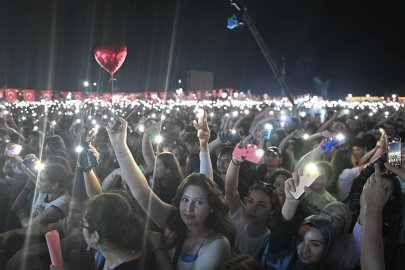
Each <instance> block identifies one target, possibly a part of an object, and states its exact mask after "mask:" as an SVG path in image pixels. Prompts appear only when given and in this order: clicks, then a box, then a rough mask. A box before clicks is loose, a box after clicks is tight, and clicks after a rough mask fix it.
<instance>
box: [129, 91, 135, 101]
mask: <svg viewBox="0 0 405 270" xmlns="http://www.w3.org/2000/svg"><path fill="white" fill-rule="evenodd" d="M129 98H130V99H131V101H134V100H136V93H130V94H129Z"/></svg>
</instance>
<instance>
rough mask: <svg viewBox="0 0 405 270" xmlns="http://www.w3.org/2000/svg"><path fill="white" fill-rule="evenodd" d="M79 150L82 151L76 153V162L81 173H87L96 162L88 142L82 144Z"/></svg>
mask: <svg viewBox="0 0 405 270" xmlns="http://www.w3.org/2000/svg"><path fill="white" fill-rule="evenodd" d="M81 148H82V150H81V151H80V152H78V160H79V163H80V166H81V167H82V169H83V171H84V172H89V171H91V169H93V168H94V167H95V166H96V165H97V164H98V161H97V158H96V157H95V156H94V154H93V152H91V151H90V148H89V143H88V142H83V143H82V144H81Z"/></svg>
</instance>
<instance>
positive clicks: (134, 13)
mask: <svg viewBox="0 0 405 270" xmlns="http://www.w3.org/2000/svg"><path fill="white" fill-rule="evenodd" d="M177 2H179V3H180V12H179V14H178V16H177V17H176V16H175V14H176V3H177ZM244 2H245V4H246V6H247V7H248V11H249V13H250V15H251V17H252V19H253V21H254V23H255V24H256V27H257V28H258V30H259V32H260V33H261V35H262V36H263V38H264V40H265V42H266V43H267V45H268V47H269V48H270V50H271V51H272V53H273V54H274V56H275V57H276V60H277V61H278V62H279V63H280V64H281V62H282V60H281V58H282V57H283V56H284V57H285V59H286V73H287V84H288V85H289V87H290V90H291V92H292V93H293V94H294V95H298V94H304V93H308V92H311V93H313V94H318V95H320V94H323V95H325V93H326V94H328V97H329V98H343V97H344V96H345V95H347V94H348V93H352V94H353V95H365V94H367V93H369V94H371V95H383V94H384V93H387V94H393V93H399V94H401V93H403V92H404V91H405V67H404V65H405V4H404V2H403V1H388V0H385V1H353V0H351V1H346V0H340V1H281V0H279V1H261V0H245V1H244ZM234 13H236V9H235V8H233V7H232V6H230V4H229V1H227V0H182V1H175V0H143V1H138V0H128V1H124V0H114V1H105V0H104V1H103V0H98V1H86V0H80V1H74V0H70V1H69V0H66V1H57V0H54V1H50V0H49V1H45V0H35V1H23V0H12V1H4V0H0V37H1V41H0V59H1V63H0V85H4V84H7V87H9V88H21V89H37V90H46V89H51V90H61V91H67V90H69V91H77V90H79V91H82V90H84V87H83V86H82V84H83V81H84V80H86V79H87V80H89V81H91V82H97V83H98V85H99V86H98V88H97V90H98V91H103V90H104V91H107V90H109V87H111V86H110V85H109V84H108V79H109V74H108V73H107V72H106V71H105V70H103V69H102V68H101V67H100V66H99V65H98V64H97V62H96V61H95V59H94V56H93V51H94V49H95V47H96V46H97V45H100V44H108V43H111V42H114V41H120V42H123V43H125V44H126V45H127V47H128V56H127V59H126V60H125V62H124V64H123V65H122V67H121V68H120V69H119V70H118V71H117V73H116V78H117V87H118V89H119V91H124V92H130V91H139V92H141V91H144V90H145V88H146V85H147V82H148V78H151V77H156V76H159V75H166V74H167V72H168V66H169V65H168V63H169V60H170V51H171V50H172V51H173V54H172V58H171V59H172V62H171V72H170V87H169V90H173V89H174V88H175V87H176V86H177V80H178V79H182V80H183V82H185V81H186V74H187V71H188V70H205V71H212V72H214V88H223V87H232V88H235V89H238V90H242V91H246V90H247V89H250V90H251V91H252V93H260V94H263V93H268V94H269V95H270V96H276V95H280V93H281V88H280V86H279V85H278V83H277V81H276V80H275V79H274V75H273V73H272V71H271V69H270V67H269V65H268V64H267V62H266V60H265V58H264V56H263V55H262V53H261V51H260V49H259V47H258V45H257V43H256V41H255V40H254V38H253V36H252V35H251V33H250V31H249V29H248V28H247V27H245V28H242V29H234V30H229V29H227V27H226V26H227V18H229V17H231V16H232V14H234ZM175 19H177V22H178V24H177V35H176V38H175V43H174V44H175V46H174V47H173V48H171V43H172V34H173V29H174V25H175V23H174V22H175ZM184 86H185V83H183V87H184ZM93 90H95V89H93Z"/></svg>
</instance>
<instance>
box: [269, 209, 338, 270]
mask: <svg viewBox="0 0 405 270" xmlns="http://www.w3.org/2000/svg"><path fill="white" fill-rule="evenodd" d="M304 225H309V226H312V227H314V228H316V229H318V230H319V232H320V233H321V235H322V237H323V239H324V242H325V251H324V253H323V255H322V258H321V259H320V260H319V261H317V262H316V263H314V264H304V263H303V262H301V260H300V258H299V256H298V253H297V246H296V244H295V243H294V245H293V246H292V247H290V248H288V249H286V250H284V251H282V252H280V253H277V254H264V255H263V256H264V257H265V260H266V266H267V269H268V270H270V269H277V270H292V269H293V270H315V269H316V270H318V269H326V268H327V265H328V263H327V258H328V256H329V254H330V252H331V250H332V248H333V244H334V242H335V238H336V236H335V230H334V228H333V226H332V225H331V224H330V222H329V221H328V220H326V219H325V218H323V217H321V216H317V215H313V216H309V217H307V218H306V219H304V220H303V221H302V222H301V224H300V225H299V226H298V230H297V232H296V234H295V240H296V239H297V237H298V231H299V229H300V228H301V227H302V226H304ZM274 244H276V243H274Z"/></svg>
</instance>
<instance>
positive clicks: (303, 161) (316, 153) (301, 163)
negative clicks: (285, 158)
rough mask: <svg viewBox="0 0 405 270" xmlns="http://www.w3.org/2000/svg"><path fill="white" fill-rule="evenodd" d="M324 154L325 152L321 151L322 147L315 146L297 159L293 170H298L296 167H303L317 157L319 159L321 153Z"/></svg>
mask: <svg viewBox="0 0 405 270" xmlns="http://www.w3.org/2000/svg"><path fill="white" fill-rule="evenodd" d="M324 154H325V152H324V151H323V149H322V147H320V146H319V147H317V148H315V149H314V150H312V151H311V152H309V153H307V154H306V155H305V156H303V157H302V158H301V159H300V161H298V163H297V165H296V166H295V170H294V171H295V172H297V171H298V169H303V168H305V166H306V165H307V164H308V163H310V162H313V161H316V160H318V159H320V158H321V157H322V156H323V155H324Z"/></svg>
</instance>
